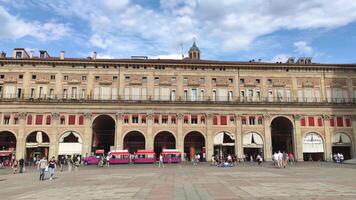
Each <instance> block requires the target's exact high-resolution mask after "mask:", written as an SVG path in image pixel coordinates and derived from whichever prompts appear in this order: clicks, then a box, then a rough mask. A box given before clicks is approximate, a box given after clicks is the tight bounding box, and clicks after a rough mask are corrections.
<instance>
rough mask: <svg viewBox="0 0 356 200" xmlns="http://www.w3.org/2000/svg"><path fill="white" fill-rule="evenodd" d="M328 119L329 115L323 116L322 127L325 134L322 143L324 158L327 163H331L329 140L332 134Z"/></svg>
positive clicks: (330, 142)
mask: <svg viewBox="0 0 356 200" xmlns="http://www.w3.org/2000/svg"><path fill="white" fill-rule="evenodd" d="M329 120H330V117H329V115H323V125H324V133H325V142H324V148H325V151H324V157H325V159H326V160H327V161H332V160H331V154H332V140H331V138H332V137H331V135H332V133H331V132H330V123H329Z"/></svg>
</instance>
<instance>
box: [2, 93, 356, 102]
mask: <svg viewBox="0 0 356 200" xmlns="http://www.w3.org/2000/svg"><path fill="white" fill-rule="evenodd" d="M0 102H49V103H50V102H53V103H56V102H64V103H65V102H67V103H83V102H88V103H89V102H93V103H95V102H103V103H105V102H107V103H115V102H152V103H155V102H166V103H216V104H356V98H329V99H320V98H298V97H297V98H286V97H284V98H281V97H226V96H216V97H199V96H198V97H195V96H165V95H160V96H149V95H146V96H143V95H140V96H134V95H130V96H125V95H116V96H111V95H110V96H104V95H88V96H85V97H84V96H79V95H78V96H76V95H71V96H69V95H68V96H67V95H58V96H57V95H51V96H46V95H40V96H33V97H28V96H27V97H26V95H17V94H14V95H1V94H0Z"/></svg>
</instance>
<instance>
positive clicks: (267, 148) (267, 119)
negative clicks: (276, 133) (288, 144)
mask: <svg viewBox="0 0 356 200" xmlns="http://www.w3.org/2000/svg"><path fill="white" fill-rule="evenodd" d="M263 118H264V125H265V144H264V150H263V151H264V159H265V161H271V160H272V135H271V116H270V115H263Z"/></svg>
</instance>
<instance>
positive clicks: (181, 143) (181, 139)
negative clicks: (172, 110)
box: [176, 113, 184, 160]
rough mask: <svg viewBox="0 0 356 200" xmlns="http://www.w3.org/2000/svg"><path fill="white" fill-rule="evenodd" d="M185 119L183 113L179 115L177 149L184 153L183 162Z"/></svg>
mask: <svg viewBox="0 0 356 200" xmlns="http://www.w3.org/2000/svg"><path fill="white" fill-rule="evenodd" d="M183 118H184V115H183V114H182V113H178V114H177V127H178V129H177V141H176V143H177V149H178V150H179V151H180V152H181V153H182V157H181V158H182V160H184V132H183Z"/></svg>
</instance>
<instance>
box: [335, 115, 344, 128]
mask: <svg viewBox="0 0 356 200" xmlns="http://www.w3.org/2000/svg"><path fill="white" fill-rule="evenodd" d="M336 125H337V126H339V127H342V126H344V121H343V118H342V117H337V118H336Z"/></svg>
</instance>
